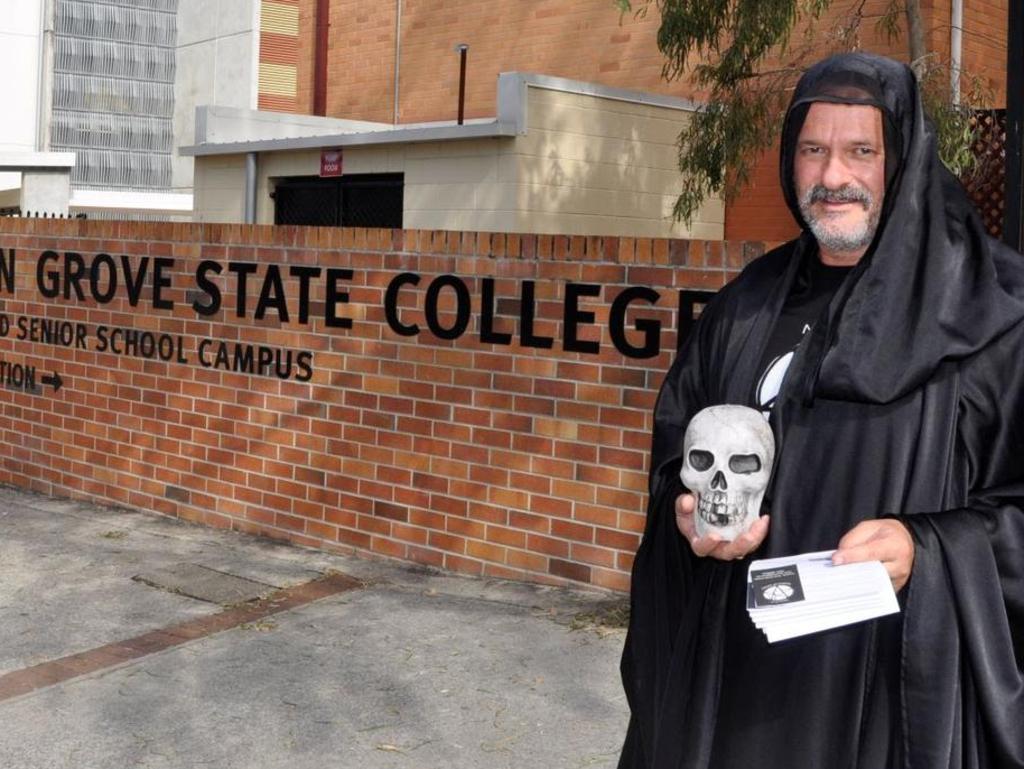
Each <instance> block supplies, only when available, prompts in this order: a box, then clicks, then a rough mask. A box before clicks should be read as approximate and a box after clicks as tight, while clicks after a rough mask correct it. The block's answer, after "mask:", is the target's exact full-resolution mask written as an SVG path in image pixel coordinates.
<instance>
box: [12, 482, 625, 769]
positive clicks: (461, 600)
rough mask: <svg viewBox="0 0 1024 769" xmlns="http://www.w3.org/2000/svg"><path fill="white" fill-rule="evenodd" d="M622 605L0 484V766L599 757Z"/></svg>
mask: <svg viewBox="0 0 1024 769" xmlns="http://www.w3.org/2000/svg"><path fill="white" fill-rule="evenodd" d="M621 605H622V599H621V598H618V597H610V596H608V595H607V594H601V593H588V592H583V591H568V590H555V589H550V588H544V587H539V586H529V585H520V584H514V583H505V582H497V581H486V580H474V579H465V578H461V577H454V576H446V575H441V574H437V573H435V572H430V571H426V570H423V569H418V568H415V567H410V566H404V565H398V564H393V563H385V562H381V561H373V560H363V559H358V558H346V557H339V556H332V555H328V554H325V553H321V552H318V551H311V550H305V549H302V548H296V547H291V546H287V545H280V544H276V543H272V542H268V541H265V540H261V539H256V538H252V537H246V536H244V535H239V534H234V533H230V532H220V531H214V530H210V529H206V528H202V527H197V526H192V525H189V524H185V523H181V522H178V521H173V520H170V519H166V518H160V517H156V516H150V515H144V514H140V513H135V512H128V511H123V510H111V509H106V508H99V507H95V506H90V505H86V504H82V503H78V502H70V501H67V500H53V499H48V498H45V497H39V496H35V495H31V494H26V493H23V492H20V491H15V490H11V489H6V488H0V618H2V622H0V722H2V723H3V724H4V728H3V729H0V767H10V769H36V768H37V767H38V768H39V769H44V768H45V769H61V768H63V767H68V768H69V769H70V768H71V767H74V769H135V768H136V767H140V768H141V767H147V768H148V767H154V768H156V767H159V768H160V769H164V768H172V767H189V768H191V767H214V768H215V769H234V768H235V767H237V768H238V769H243V768H244V769H262V768H264V767H266V768H270V767H274V768H275V769H276V768H277V767H282V768H284V767H287V768H288V769H304V768H306V767H309V768H310V769H314V768H316V769H319V768H321V767H331V768H332V769H334V768H336V769H350V768H351V769H378V768H380V769H384V768H385V767H387V768H390V767H403V768H408V769H434V768H436V769H462V768H463V767H464V768H465V769H470V768H472V769H478V768H479V769H504V768H506V767H507V768H508V769H520V768H522V769H527V768H529V769H560V768H562V767H565V768H567V769H568V768H570V767H614V766H615V762H616V759H617V756H618V749H619V747H620V745H621V741H622V738H623V735H624V732H625V727H626V720H627V707H626V703H625V698H624V696H623V694H622V689H621V686H620V684H619V678H618V658H619V653H620V651H621V649H622V642H623V639H624V635H625V632H624V631H623V630H622V629H620V628H614V627H608V626H607V625H606V624H602V623H601V622H600V621H598V622H595V621H594V618H595V617H597V618H602V617H609V618H611V619H615V618H617V614H618V613H619V609H620V608H621Z"/></svg>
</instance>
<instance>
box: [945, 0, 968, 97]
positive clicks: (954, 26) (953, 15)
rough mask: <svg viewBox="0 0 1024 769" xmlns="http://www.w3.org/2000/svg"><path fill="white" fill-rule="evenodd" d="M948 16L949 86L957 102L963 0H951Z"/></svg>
mask: <svg viewBox="0 0 1024 769" xmlns="http://www.w3.org/2000/svg"><path fill="white" fill-rule="evenodd" d="M949 16H950V25H949V77H950V83H949V86H950V93H951V94H952V96H953V104H959V103H960V67H961V65H962V64H963V53H964V50H963V49H964V0H952V5H951V6H950V10H949Z"/></svg>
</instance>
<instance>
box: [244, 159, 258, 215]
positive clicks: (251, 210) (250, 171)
mask: <svg viewBox="0 0 1024 769" xmlns="http://www.w3.org/2000/svg"><path fill="white" fill-rule="evenodd" d="M244 218H245V224H256V153H255V152H247V153H246V154H245V211H244Z"/></svg>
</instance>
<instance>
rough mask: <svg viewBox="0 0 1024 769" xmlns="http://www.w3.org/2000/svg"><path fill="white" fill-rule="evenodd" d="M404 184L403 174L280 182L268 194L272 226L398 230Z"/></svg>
mask: <svg viewBox="0 0 1024 769" xmlns="http://www.w3.org/2000/svg"><path fill="white" fill-rule="evenodd" d="M404 183H405V180H404V175H403V174H353V175H350V176H341V177H338V178H328V179H322V178H320V177H317V176H301V177H293V178H288V179H282V180H280V181H278V183H277V186H276V187H275V189H274V192H273V193H272V197H273V198H274V224H305V225H311V226H320V227H385V228H401V226H402V189H403V186H404Z"/></svg>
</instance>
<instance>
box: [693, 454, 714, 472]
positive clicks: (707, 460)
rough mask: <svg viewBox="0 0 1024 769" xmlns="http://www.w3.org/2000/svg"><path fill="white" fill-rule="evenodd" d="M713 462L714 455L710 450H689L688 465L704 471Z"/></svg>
mask: <svg viewBox="0 0 1024 769" xmlns="http://www.w3.org/2000/svg"><path fill="white" fill-rule="evenodd" d="M714 463H715V455H714V454H712V453H711V452H710V451H701V450H700V449H693V450H692V451H690V467H692V468H693V469H694V470H698V471H700V472H704V471H705V470H707V469H709V468H710V467H711V465H713V464H714Z"/></svg>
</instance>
